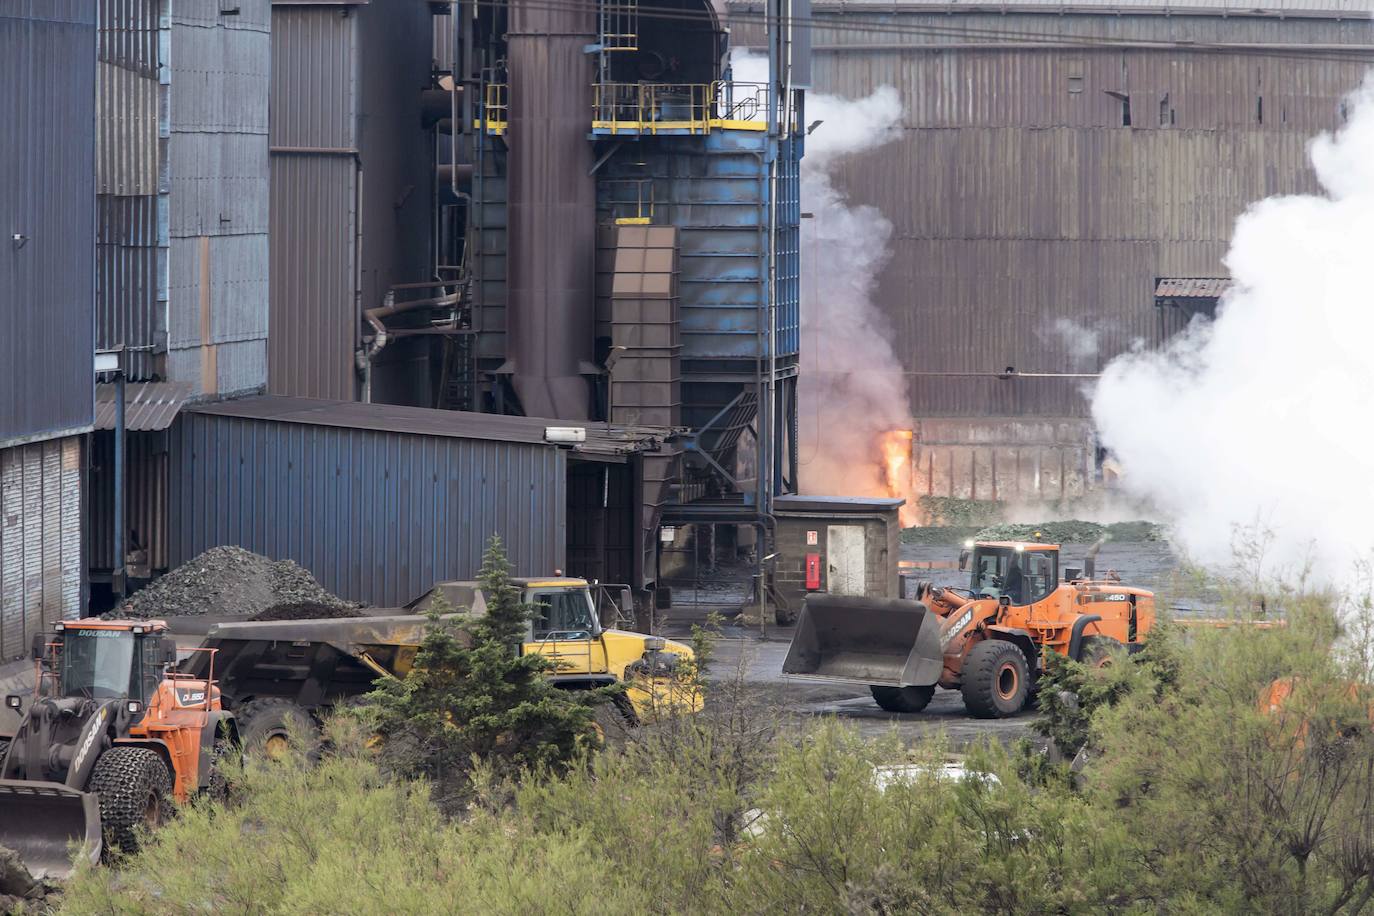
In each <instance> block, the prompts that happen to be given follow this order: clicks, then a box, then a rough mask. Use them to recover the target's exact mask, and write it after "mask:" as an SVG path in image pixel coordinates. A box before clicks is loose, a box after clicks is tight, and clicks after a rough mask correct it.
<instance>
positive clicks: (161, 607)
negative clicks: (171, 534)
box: [106, 546, 356, 619]
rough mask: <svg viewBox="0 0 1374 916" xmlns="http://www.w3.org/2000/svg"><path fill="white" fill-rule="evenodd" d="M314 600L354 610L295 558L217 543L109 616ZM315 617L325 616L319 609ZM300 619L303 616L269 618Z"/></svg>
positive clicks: (219, 611) (234, 610) (235, 609)
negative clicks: (280, 556)
mask: <svg viewBox="0 0 1374 916" xmlns="http://www.w3.org/2000/svg"><path fill="white" fill-rule="evenodd" d="M298 605H309V606H310V607H312V608H316V609H326V608H329V609H334V610H335V611H336V614H335V615H334V616H338V614H337V612H338V611H341V610H347V609H352V608H354V607H356V605H353V604H350V603H349V602H347V601H344V600H343V599H342V598H338V597H336V596H335V595H331V594H330V593H329V592H328V591H326V590H325V588H324V586H322V585H320V583H318V582H316V581H315V577H314V576H312V575H310V572H309V571H308V570H306V569H304V568H303V567H301V566H300V565H298V564H297V563H295V562H294V561H292V560H271V559H268V558H267V557H264V556H262V555H261V554H256V553H253V552H252V551H251V550H244V549H243V548H242V547H228V546H226V547H212V548H211V549H209V550H207V551H205V552H204V553H203V554H201V555H200V556H198V557H196V558H195V559H193V560H191V561H190V562H188V563H186V564H184V565H182V566H179V567H178V568H176V569H174V570H172V571H171V572H169V573H168V574H167V575H165V576H163V577H162V578H160V579H157V580H156V581H154V582H152V583H151V584H150V585H148V586H147V587H146V588H144V589H142V590H140V591H138V592H136V593H135V594H134V595H132V596H131V597H130V598H129V599H128V600H127V601H125V602H124V603H123V604H121V605H119V606H118V607H116V608H115V609H114V610H113V611H111V612H110V613H109V614H107V615H106V616H107V617H134V618H141V619H142V618H149V617H179V616H186V615H196V614H209V615H213V616H219V615H227V614H234V615H239V614H242V615H246V616H249V617H254V616H256V615H259V614H262V613H264V612H266V611H268V610H270V609H273V608H282V607H292V606H298ZM313 616H322V615H320V614H314V615H313ZM264 619H299V618H290V617H288V618H264Z"/></svg>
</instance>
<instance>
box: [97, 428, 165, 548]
mask: <svg viewBox="0 0 1374 916" xmlns="http://www.w3.org/2000/svg"><path fill="white" fill-rule="evenodd" d="M88 441H89V445H88V446H87V447H88V448H89V450H90V477H89V481H90V486H89V488H88V490H87V500H88V504H89V505H88V511H87V513H86V518H87V520H88V522H89V529H88V530H87V532H86V543H87V545H88V549H87V566H88V568H89V569H91V570H92V571H99V572H101V573H108V572H109V571H110V570H111V569H113V568H114V558H115V545H114V541H115V536H114V433H113V432H112V431H110V430H97V431H96V432H95V433H93V434H92V435H91V437H90V439H89V440H88ZM126 442H127V447H128V451H127V452H126V455H125V466H124V468H125V470H124V474H125V477H124V481H125V482H124V486H125V512H124V523H125V524H126V525H127V526H128V540H127V542H126V543H127V545H128V549H129V551H130V552H131V553H132V552H134V551H137V550H140V549H141V550H145V551H147V561H146V564H141V565H147V566H148V567H149V568H151V569H153V570H166V569H167V556H168V553H167V433H165V432H161V431H159V432H137V433H134V432H131V433H129V435H128V438H127V440H126Z"/></svg>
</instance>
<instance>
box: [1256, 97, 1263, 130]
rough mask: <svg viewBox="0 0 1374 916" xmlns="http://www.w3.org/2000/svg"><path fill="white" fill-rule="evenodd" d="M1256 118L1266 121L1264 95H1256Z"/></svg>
mask: <svg viewBox="0 0 1374 916" xmlns="http://www.w3.org/2000/svg"><path fill="white" fill-rule="evenodd" d="M1255 120H1257V121H1259V122H1260V123H1261V124H1263V123H1264V96H1262V95H1259V96H1255Z"/></svg>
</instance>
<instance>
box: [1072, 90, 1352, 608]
mask: <svg viewBox="0 0 1374 916" xmlns="http://www.w3.org/2000/svg"><path fill="white" fill-rule="evenodd" d="M1351 101H1352V103H1353V104H1352V105H1351V115H1350V120H1349V123H1348V124H1346V125H1345V126H1344V127H1342V128H1341V129H1340V130H1339V131H1337V132H1336V133H1334V134H1322V135H1321V136H1319V137H1317V138H1316V139H1315V140H1314V141H1312V143H1311V145H1310V148H1309V152H1310V156H1311V160H1312V165H1313V166H1314V168H1315V170H1316V174H1317V178H1318V179H1319V181H1320V182H1321V185H1322V187H1323V188H1324V189H1325V193H1324V194H1322V195H1310V196H1309V195H1303V196H1291V197H1274V198H1270V199H1268V200H1264V201H1261V202H1259V203H1257V204H1255V205H1253V206H1251V207H1250V208H1249V209H1248V210H1247V211H1246V212H1245V213H1244V214H1243V215H1242V216H1241V217H1240V219H1239V220H1237V222H1236V229H1235V235H1234V237H1233V239H1232V242H1231V250H1230V252H1229V253H1228V254H1227V256H1226V266H1227V267H1228V268H1229V270H1230V273H1231V277H1232V278H1233V281H1234V285H1233V288H1232V290H1231V291H1230V292H1229V293H1228V294H1227V295H1226V297H1225V298H1224V299H1223V300H1222V302H1221V305H1220V308H1219V310H1218V313H1217V316H1216V319H1215V320H1214V321H1212V322H1204V321H1196V322H1194V323H1193V324H1192V325H1191V326H1190V327H1189V328H1188V329H1187V330H1186V331H1185V332H1184V333H1183V334H1181V335H1179V336H1178V337H1177V338H1175V340H1174V341H1173V342H1171V343H1170V344H1169V345H1168V346H1167V347H1166V348H1165V349H1164V350H1163V351H1161V352H1145V351H1141V350H1137V351H1136V352H1133V353H1129V354H1126V355H1124V356H1121V357H1118V358H1117V359H1115V360H1113V361H1112V362H1111V363H1110V364H1109V365H1108V366H1107V367H1106V370H1105V372H1104V374H1103V376H1102V379H1101V381H1100V382H1099V384H1098V385H1097V388H1096V391H1095V394H1094V398H1093V418H1094V420H1095V421H1096V423H1097V427H1098V430H1099V432H1100V434H1101V437H1102V440H1103V442H1104V444H1106V445H1107V446H1108V447H1109V448H1110V449H1112V451H1113V452H1114V453H1115V454H1116V456H1117V457H1118V458H1119V459H1120V461H1121V463H1122V464H1123V465H1124V467H1125V477H1124V478H1123V480H1122V484H1123V486H1125V487H1126V488H1128V489H1129V490H1130V491H1133V492H1134V493H1136V494H1138V495H1140V496H1143V497H1145V498H1147V499H1148V500H1149V501H1150V502H1151V503H1153V504H1154V505H1155V506H1157V507H1158V508H1159V509H1160V510H1162V511H1163V512H1165V513H1166V514H1167V515H1168V516H1170V517H1171V518H1172V520H1173V522H1174V525H1175V532H1176V537H1177V539H1178V540H1179V542H1180V544H1181V545H1182V546H1183V547H1184V548H1185V549H1186V550H1187V551H1188V552H1189V553H1190V554H1191V555H1192V556H1193V558H1194V559H1196V560H1198V561H1200V562H1203V563H1205V564H1208V565H1213V566H1225V565H1227V564H1228V563H1229V562H1230V561H1231V560H1232V558H1233V541H1234V539H1235V536H1236V533H1237V532H1238V531H1240V532H1245V531H1247V530H1252V529H1255V528H1258V529H1262V530H1263V531H1265V532H1268V533H1269V536H1271V537H1272V540H1270V541H1269V543H1268V545H1267V551H1268V559H1269V561H1270V562H1271V563H1272V565H1271V566H1270V567H1269V568H1268V569H1266V570H1264V572H1265V573H1267V574H1270V575H1285V574H1286V575H1292V574H1294V573H1296V572H1299V571H1301V570H1303V569H1304V568H1306V567H1308V564H1310V572H1311V574H1312V575H1313V577H1314V578H1315V579H1316V580H1317V581H1318V582H1321V583H1323V584H1334V585H1339V584H1340V583H1341V582H1342V581H1344V580H1345V579H1346V578H1347V577H1348V576H1349V575H1350V574H1351V572H1352V569H1353V564H1354V563H1355V562H1356V561H1357V559H1359V558H1360V557H1367V556H1368V555H1369V551H1370V549H1371V546H1374V486H1371V481H1374V427H1371V422H1370V410H1371V401H1372V400H1374V361H1371V359H1370V347H1371V343H1374V295H1372V294H1371V282H1370V281H1371V268H1372V267H1374V76H1371V77H1369V78H1367V79H1366V81H1365V83H1364V85H1363V86H1362V87H1361V88H1360V89H1359V90H1357V91H1356V92H1355V93H1354V94H1353V96H1352V100H1351Z"/></svg>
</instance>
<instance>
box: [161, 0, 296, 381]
mask: <svg viewBox="0 0 1374 916" xmlns="http://www.w3.org/2000/svg"><path fill="white" fill-rule="evenodd" d="M236 6H237V8H238V10H239V12H238V14H237V15H234V16H223V15H221V14H220V9H219V4H218V3H217V2H215V0H191V2H184V3H183V2H178V3H177V4H176V5H175V7H174V8H173V20H172V39H171V70H172V95H171V144H170V160H171V164H170V172H171V213H170V235H171V252H170V268H169V273H170V280H169V284H170V296H171V309H170V311H171V327H170V328H169V329H168V338H169V340H168V349H169V352H168V357H167V373H168V376H169V377H170V378H172V379H174V380H177V381H187V382H192V383H194V384H195V386H196V390H197V391H198V392H199V393H201V394H227V393H234V392H242V391H250V390H256V389H260V388H261V387H262V386H263V385H265V384H266V380H267V372H266V369H267V366H266V353H267V336H268V228H269V226H268V208H269V200H270V172H269V167H268V153H267V142H268V139H267V112H268V91H269V77H270V72H271V69H270V68H271V38H270V34H269V25H270V18H269V2H268V0H242V2H239V3H237V4H236Z"/></svg>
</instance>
